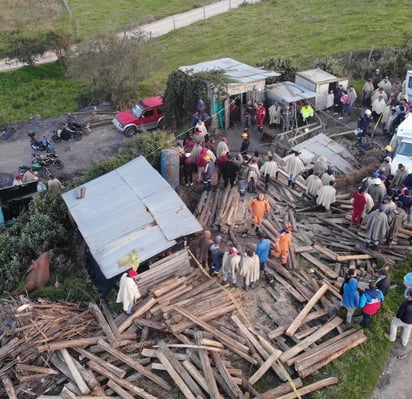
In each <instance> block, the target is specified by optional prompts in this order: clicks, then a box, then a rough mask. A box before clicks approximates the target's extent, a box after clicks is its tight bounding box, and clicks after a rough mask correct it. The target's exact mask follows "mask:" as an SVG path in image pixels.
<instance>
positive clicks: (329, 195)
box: [316, 180, 336, 213]
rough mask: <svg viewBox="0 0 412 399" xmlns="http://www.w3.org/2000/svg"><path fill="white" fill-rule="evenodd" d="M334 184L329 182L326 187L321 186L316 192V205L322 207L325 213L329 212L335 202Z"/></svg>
mask: <svg viewBox="0 0 412 399" xmlns="http://www.w3.org/2000/svg"><path fill="white" fill-rule="evenodd" d="M334 185H335V182H334V181H333V180H331V181H330V182H329V184H328V185H327V186H322V187H321V188H320V189H319V191H318V196H317V198H316V203H317V204H318V205H320V206H322V207H323V208H324V209H325V210H326V212H328V213H329V212H330V206H331V205H332V204H333V203H334V202H335V201H336V188H335V187H334Z"/></svg>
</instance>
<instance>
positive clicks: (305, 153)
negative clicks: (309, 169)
mask: <svg viewBox="0 0 412 399" xmlns="http://www.w3.org/2000/svg"><path fill="white" fill-rule="evenodd" d="M293 150H296V151H301V152H302V155H301V158H302V160H303V162H305V163H306V164H308V163H311V162H315V161H316V159H317V158H318V157H321V156H323V157H326V158H327V159H328V164H329V165H330V166H331V167H332V168H333V169H334V170H337V171H339V172H341V173H343V174H348V173H351V172H353V171H354V169H355V168H354V165H356V164H357V163H358V162H357V160H356V158H355V157H354V156H353V155H352V153H351V152H350V151H349V150H347V149H346V148H345V147H343V146H341V145H340V144H338V143H337V142H336V141H334V140H332V139H331V138H329V137H328V136H326V135H325V134H323V133H320V134H318V135H316V136H314V137H312V138H310V139H308V140H305V141H303V142H302V143H300V144H297V145H295V146H294V147H293Z"/></svg>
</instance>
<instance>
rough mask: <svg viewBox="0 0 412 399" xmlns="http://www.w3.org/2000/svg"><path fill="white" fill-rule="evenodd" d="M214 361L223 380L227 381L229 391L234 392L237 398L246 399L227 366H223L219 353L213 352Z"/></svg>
mask: <svg viewBox="0 0 412 399" xmlns="http://www.w3.org/2000/svg"><path fill="white" fill-rule="evenodd" d="M212 359H213V361H214V363H215V366H216V367H217V369H218V370H219V373H220V375H221V376H222V378H223V379H224V380H225V382H226V384H227V385H228V387H229V389H230V390H231V391H232V392H233V394H234V395H235V397H237V398H240V399H242V398H244V397H245V396H244V395H243V392H242V391H241V390H240V389H239V387H238V386H237V384H236V383H235V381H234V379H233V378H232V376H231V375H230V374H229V372H228V371H227V369H226V367H225V365H224V364H223V361H222V359H221V358H220V356H219V354H218V353H215V352H212Z"/></svg>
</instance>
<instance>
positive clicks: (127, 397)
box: [107, 380, 134, 399]
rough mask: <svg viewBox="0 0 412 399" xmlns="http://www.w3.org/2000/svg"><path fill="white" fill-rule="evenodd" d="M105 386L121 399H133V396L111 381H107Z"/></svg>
mask: <svg viewBox="0 0 412 399" xmlns="http://www.w3.org/2000/svg"><path fill="white" fill-rule="evenodd" d="M107 386H108V387H109V388H110V389H111V390H112V391H114V392H116V393H117V394H118V395H119V396H120V397H121V399H134V396H133V395H130V393H129V392H127V391H126V390H125V389H123V388H122V387H121V386H120V385H118V384H116V383H115V382H114V381H113V380H109V381H107Z"/></svg>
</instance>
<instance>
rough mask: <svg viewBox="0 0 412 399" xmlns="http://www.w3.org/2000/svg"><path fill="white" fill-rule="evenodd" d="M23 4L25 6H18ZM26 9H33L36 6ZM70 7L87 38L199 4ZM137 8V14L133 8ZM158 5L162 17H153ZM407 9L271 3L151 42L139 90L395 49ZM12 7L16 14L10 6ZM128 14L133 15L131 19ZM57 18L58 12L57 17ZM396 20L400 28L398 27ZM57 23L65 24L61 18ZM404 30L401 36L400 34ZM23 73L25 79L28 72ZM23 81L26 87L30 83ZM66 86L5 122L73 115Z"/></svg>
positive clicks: (362, 2)
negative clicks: (201, 69) (226, 66)
mask: <svg viewBox="0 0 412 399" xmlns="http://www.w3.org/2000/svg"><path fill="white" fill-rule="evenodd" d="M21 2H23V0H17V1H16V3H21ZM25 2H27V3H31V1H30V0H25ZM51 3H53V2H52V1H51V0H48V1H46V2H45V4H49V5H50V7H51ZM69 3H70V6H71V7H72V8H73V15H76V18H77V16H79V18H81V20H80V21H81V23H80V27H81V28H82V29H83V28H84V29H86V25H87V26H88V27H90V28H92V29H91V30H87V31H86V30H84V31H83V30H82V32H83V34H86V33H87V34H90V33H91V31H93V32H97V31H99V30H101V29H104V27H106V26H108V25H110V24H111V23H113V24H115V25H118V26H121V25H124V24H127V23H128V22H131V20H134V18H135V12H136V13H137V14H139V15H142V16H143V15H146V16H148V15H152V16H153V18H155V17H156V18H157V17H160V16H162V15H166V14H169V13H170V12H173V10H174V9H175V10H181V9H184V8H185V7H186V8H191V7H193V2H189V1H188V0H181V1H180V2H179V3H177V5H175V4H171V3H170V2H163V1H162V2H160V1H159V0H153V2H152V3H151V4H150V5H148V4H146V3H147V2H144V3H145V4H141V5H139V6H137V5H136V4H135V2H132V1H129V0H119V1H117V2H115V3H113V2H110V1H108V0H102V1H100V2H99V7H92V5H91V3H92V2H85V1H81V0H71V1H70V2H69ZM1 4H3V3H1ZM132 4H134V7H138V8H136V9H134V7H132V6H131V5H132ZM155 4H157V7H158V8H159V9H161V11H159V12H155V11H153V10H154V9H155ZM198 4H201V3H200V2H199V3H198ZM407 4H408V2H406V1H393V0H382V1H379V2H374V1H372V0H353V1H351V2H348V1H345V2H343V3H336V2H329V1H327V0H306V1H301V0H298V1H296V0H295V1H292V0H284V1H278V0H268V1H263V2H261V3H257V4H255V5H253V6H250V5H248V6H245V7H241V8H239V9H236V10H232V11H231V12H230V13H225V14H222V15H220V16H217V17H215V18H212V19H208V20H205V21H202V22H198V23H196V24H194V25H192V26H190V27H188V28H185V29H179V30H176V31H174V32H171V33H169V34H168V35H165V36H163V37H160V38H157V39H155V40H152V41H151V42H150V43H148V45H149V46H150V47H151V50H152V51H153V53H155V54H156V55H157V63H156V64H155V65H153V68H152V74H151V76H150V77H149V78H148V79H146V80H145V81H144V82H142V84H141V85H140V89H141V92H142V93H143V94H144V95H151V94H158V93H159V92H161V91H162V90H163V89H164V87H165V84H166V82H167V78H168V75H169V73H170V72H171V71H173V70H175V69H177V68H178V67H179V66H181V65H190V64H194V63H197V62H202V61H206V60H209V59H216V58H220V57H232V58H235V59H237V60H239V61H242V62H246V63H249V64H252V65H254V64H256V63H257V62H259V61H262V60H264V59H266V58H270V57H279V56H282V57H287V58H291V59H293V60H294V62H295V63H296V64H297V66H298V67H299V68H300V69H303V68H306V67H310V66H311V65H312V63H313V61H314V60H316V59H319V58H323V57H326V56H328V55H335V54H342V53H346V52H349V51H360V50H366V51H368V50H370V49H371V48H383V47H386V46H389V47H390V46H394V44H396V46H398V47H401V46H404V45H406V44H407V43H408V41H409V40H410V39H411V38H412V24H410V23H409V22H410V21H409V17H408V15H407V13H406V12H405V6H406V5H407ZM9 6H10V7H11V2H9ZM149 6H150V7H152V9H151V8H149ZM1 7H4V5H3V6H2V5H0V15H1V12H2V11H3V10H2V9H1ZM82 7H83V8H82ZM142 7H144V8H142ZM179 7H180V8H179ZM129 8H130V10H132V11H129V12H127V10H128V9H129ZM372 10H373V11H372ZM320 11H321V12H320ZM26 14H27V13H26ZM58 14H59V13H58V12H57V8H56V14H55V15H56V18H57V15H58ZM137 14H136V15H137ZM391 21H396V24H392V23H391ZM56 23H59V20H58V18H57V19H56ZM60 23H61V20H60ZM9 25H10V24H9ZM399 26H401V27H402V29H398V27H399ZM409 44H410V43H409ZM36 68H38V67H36ZM19 73H20V72H13V73H12V74H11V75H9V76H10V77H8V76H7V75H8V74H3V76H2V80H3V82H4V81H6V83H4V87H5V90H3V92H2V93H1V95H2V97H3V99H7V98H11V97H13V96H15V90H14V88H13V82H15V81H18V80H19V79H18V77H17V76H18V74H19ZM21 73H22V74H23V75H25V74H27V72H25V71H22V72H21ZM35 75H36V74H35ZM22 80H23V81H26V79H25V78H23V79H22ZM63 82H64V79H63V78H62V76H61V75H59V76H58V79H57V80H56V81H55V84H54V88H53V79H48V80H47V92H48V97H47V98H46V97H43V98H44V99H45V100H48V101H46V102H42V100H41V98H40V99H38V100H37V101H36V102H35V103H31V104H30V105H31V106H30V107H26V106H21V105H20V106H19V105H18V104H17V105H16V104H14V101H3V104H5V107H4V109H3V110H2V112H1V115H0V123H6V122H9V121H11V120H13V119H14V118H16V117H17V118H19V119H25V118H28V117H31V116H32V115H33V114H40V115H42V116H44V117H45V116H50V115H54V114H57V113H59V112H61V109H62V108H63V109H65V110H69V109H71V108H72V107H73V106H74V96H75V95H76V94H79V93H78V92H76V91H77V90H78V88H77V87H75V86H73V85H72V84H71V83H70V82H69V81H67V82H64V84H63ZM38 87H40V86H38ZM25 88H28V93H27V94H25V93H24V90H25ZM19 90H20V97H21V98H26V97H30V96H33V95H34V94H33V87H32V86H28V85H20V87H19ZM66 90H67V91H66ZM70 96H72V97H71V98H70ZM52 103H55V104H56V105H57V107H56V106H54V105H52ZM16 107H17V108H16ZM13 108H14V111H13ZM16 110H19V112H16Z"/></svg>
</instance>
